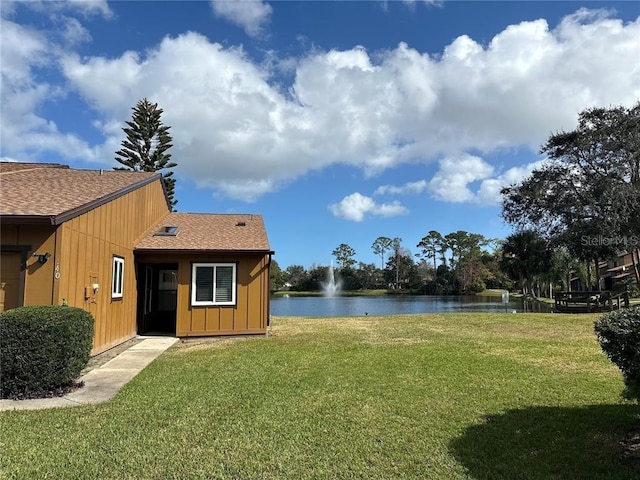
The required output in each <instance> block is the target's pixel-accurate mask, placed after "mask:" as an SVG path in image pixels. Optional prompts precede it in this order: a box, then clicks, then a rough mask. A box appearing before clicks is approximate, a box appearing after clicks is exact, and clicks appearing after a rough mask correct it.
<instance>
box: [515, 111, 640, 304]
mask: <svg viewBox="0 0 640 480" xmlns="http://www.w3.org/2000/svg"><path fill="white" fill-rule="evenodd" d="M541 153H543V154H545V155H546V156H547V161H546V162H545V164H544V165H543V166H542V167H540V168H538V169H536V170H534V171H533V172H532V173H531V175H530V176H529V177H527V178H525V179H524V180H523V181H522V182H520V183H519V184H515V185H511V186H509V187H506V188H504V189H503V190H502V196H503V205H502V210H503V211H502V216H503V218H504V219H505V220H506V221H507V222H508V223H510V224H511V225H513V226H514V227H515V229H516V231H515V232H514V233H513V234H512V235H511V236H510V237H508V238H507V239H506V242H505V247H504V252H505V254H506V255H507V256H508V258H507V266H508V271H509V273H510V275H511V276H512V278H516V279H517V280H518V282H519V284H520V285H521V287H522V288H523V290H525V291H529V292H530V293H531V294H532V295H536V294H539V291H536V287H538V290H539V285H540V284H541V283H544V282H545V281H546V282H549V281H550V277H552V276H553V275H554V274H557V275H559V273H558V272H561V273H562V275H561V277H562V280H561V282H562V286H563V288H565V289H570V287H571V282H570V276H571V275H574V276H578V277H580V279H581V283H582V289H586V290H599V289H601V288H602V282H601V281H600V280H601V279H600V268H599V263H600V261H602V260H607V259H611V258H616V257H617V256H618V255H621V254H625V253H626V254H627V255H629V256H630V259H631V271H632V275H631V276H629V278H627V279H626V280H625V281H623V282H618V285H614V287H617V288H620V289H628V290H631V291H632V293H636V292H637V289H638V286H639V285H640V271H639V264H640V102H638V103H636V104H635V105H634V106H633V107H631V108H625V107H611V108H590V109H586V110H584V111H583V112H581V113H580V115H579V118H578V125H577V127H576V128H575V129H574V130H571V131H568V132H565V131H561V132H558V133H555V134H553V135H551V136H550V137H549V139H548V140H547V142H546V143H545V144H544V145H543V146H542V148H541Z"/></svg>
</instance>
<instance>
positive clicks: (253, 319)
mask: <svg viewBox="0 0 640 480" xmlns="http://www.w3.org/2000/svg"><path fill="white" fill-rule="evenodd" d="M137 261H138V263H177V264H178V293H177V295H178V298H177V319H176V335H177V336H178V337H190V336H212V335H240V334H265V333H266V332H267V323H268V317H269V255H267V254H264V253H254V254H239V253H238V254H233V253H230V254H224V255H223V254H206V253H166V254H138V255H137ZM193 263H235V264H236V265H237V266H236V288H237V290H236V304H235V305H233V306H192V305H191V280H192V279H191V274H192V265H193Z"/></svg>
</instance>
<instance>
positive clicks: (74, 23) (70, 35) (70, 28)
mask: <svg viewBox="0 0 640 480" xmlns="http://www.w3.org/2000/svg"><path fill="white" fill-rule="evenodd" d="M60 23H62V24H63V25H64V26H63V28H62V31H61V34H62V37H63V38H64V41H65V42H66V43H67V44H70V45H75V44H78V43H82V42H88V41H90V40H91V34H90V33H89V31H88V30H87V29H86V28H84V27H83V26H82V24H81V23H80V22H79V21H78V19H77V18H73V17H67V16H63V17H61V18H60Z"/></svg>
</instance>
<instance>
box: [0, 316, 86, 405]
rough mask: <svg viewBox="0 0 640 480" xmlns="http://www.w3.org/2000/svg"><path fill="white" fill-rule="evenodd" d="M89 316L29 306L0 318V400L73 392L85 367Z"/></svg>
mask: <svg viewBox="0 0 640 480" xmlns="http://www.w3.org/2000/svg"><path fill="white" fill-rule="evenodd" d="M93 331H94V319H93V316H92V315H91V314H90V313H89V312H87V311H85V310H82V309H80V308H74V307H65V306H29V307H20V308H15V309H12V310H8V311H6V312H2V313H0V372H1V375H0V396H1V397H2V398H35V397H43V396H50V395H51V392H52V391H53V392H55V391H56V390H61V389H65V388H67V387H70V386H73V385H74V381H75V380H76V379H77V378H78V376H79V375H80V372H81V371H82V369H83V368H84V367H85V366H86V365H87V363H88V361H89V358H90V352H91V347H92V342H93Z"/></svg>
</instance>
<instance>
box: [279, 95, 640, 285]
mask: <svg viewBox="0 0 640 480" xmlns="http://www.w3.org/2000/svg"><path fill="white" fill-rule="evenodd" d="M540 153H541V154H544V155H546V157H547V161H546V162H545V163H544V164H543V166H542V167H540V168H538V169H536V170H534V171H533V172H532V173H531V175H529V176H528V177H527V178H525V179H524V180H522V181H521V182H520V183H517V184H512V185H510V186H508V187H505V188H503V189H502V191H501V193H502V197H503V202H502V217H503V218H504V220H505V221H506V222H507V223H509V224H511V225H512V226H513V227H514V229H515V231H514V232H513V233H512V234H511V235H509V236H508V237H507V238H506V239H504V240H498V239H490V238H485V237H484V236H482V235H480V234H475V233H469V232H466V231H462V230H460V231H457V232H452V233H448V234H446V235H442V234H441V233H440V232H437V231H435V230H431V231H429V232H428V233H427V234H426V235H425V236H424V237H422V239H421V240H420V242H419V243H418V244H417V245H416V247H417V248H418V249H419V252H418V253H417V254H415V255H413V254H412V253H411V252H410V250H408V249H407V248H405V247H403V246H402V239H401V238H398V237H396V238H390V237H378V238H377V239H375V241H374V242H373V244H372V246H371V248H372V250H373V253H374V254H376V255H377V256H380V265H379V266H377V265H375V264H373V263H371V264H366V263H363V262H358V261H356V259H355V255H356V252H355V250H354V249H353V248H352V247H350V246H349V245H348V244H345V243H343V244H340V245H339V246H338V247H337V248H336V249H335V250H334V251H333V256H334V257H335V259H336V264H337V266H338V273H339V275H340V277H341V279H342V283H343V288H344V289H345V290H358V289H380V288H383V289H391V290H396V291H411V292H412V293H426V294H464V293H475V292H479V291H482V290H484V289H485V288H500V289H509V290H520V291H522V292H523V293H524V294H527V295H530V296H551V295H552V294H553V291H554V290H570V289H571V286H572V280H573V279H576V278H578V279H579V280H580V284H581V289H583V290H585V289H587V290H598V289H601V288H602V283H601V282H600V278H599V275H600V266H599V264H600V262H601V261H603V260H608V259H614V258H616V257H618V256H619V255H621V254H625V253H626V254H627V255H630V258H631V269H632V275H631V276H630V278H627V279H626V280H624V281H621V282H618V283H617V285H615V288H618V289H626V290H630V291H631V292H632V293H635V294H637V292H638V286H639V285H640V102H638V103H636V104H635V105H634V106H632V107H631V108H625V107H610V108H590V109H586V110H584V111H583V112H581V113H580V114H579V117H578V125H577V127H576V128H575V129H574V130H571V131H568V132H565V131H561V132H558V133H555V134H552V135H551V136H550V137H549V139H548V140H547V142H546V143H545V144H544V145H543V146H542V147H541V150H540ZM327 270H328V267H326V266H316V265H314V266H312V267H311V268H310V269H309V270H306V269H305V268H304V267H302V266H301V265H291V266H289V267H287V268H286V269H285V270H281V269H280V268H279V266H278V265H277V262H274V265H273V268H272V288H274V289H279V288H282V286H283V285H288V286H289V288H291V289H292V290H304V291H307V290H310V291H313V290H320V289H322V285H323V282H325V281H326V276H327Z"/></svg>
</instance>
